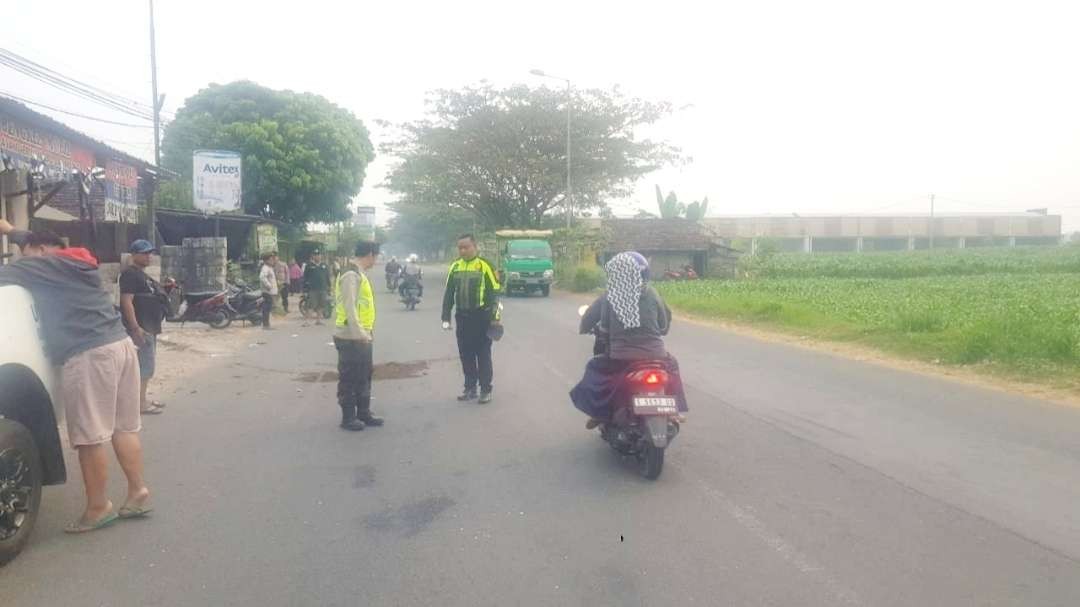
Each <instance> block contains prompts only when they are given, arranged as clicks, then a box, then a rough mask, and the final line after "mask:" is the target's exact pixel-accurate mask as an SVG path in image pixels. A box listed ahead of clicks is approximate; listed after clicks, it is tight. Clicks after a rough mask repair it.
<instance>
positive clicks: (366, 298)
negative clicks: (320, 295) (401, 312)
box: [334, 242, 383, 431]
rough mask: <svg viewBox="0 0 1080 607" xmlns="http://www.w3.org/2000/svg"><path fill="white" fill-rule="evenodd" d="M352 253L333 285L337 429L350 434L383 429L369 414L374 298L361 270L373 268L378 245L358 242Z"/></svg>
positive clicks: (366, 278) (379, 421) (381, 421)
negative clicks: (364, 430)
mask: <svg viewBox="0 0 1080 607" xmlns="http://www.w3.org/2000/svg"><path fill="white" fill-rule="evenodd" d="M355 252H356V257H355V258H354V259H353V260H352V262H351V263H350V264H349V266H348V267H347V268H346V269H345V271H344V272H342V273H341V275H340V276H338V277H337V281H336V282H335V283H334V302H335V306H334V307H335V312H336V315H337V319H336V321H335V323H334V324H335V326H336V330H335V331H334V347H336V348H337V351H338V392H337V395H338V404H339V405H340V406H341V427H342V428H344V429H345V430H354V431H355V430H363V429H364V428H365V427H367V426H381V425H383V420H382V419H380V418H378V417H375V416H374V415H372V413H371V375H372V370H373V363H372V343H373V340H374V331H375V295H374V292H373V291H372V289H371V281H369V280H368V277H367V276H365V275H364V270H368V269H370V268H371V267H372V266H373V265H375V258H376V257H377V256H378V254H379V244H378V243H376V242H359V243H357V244H356V251H355Z"/></svg>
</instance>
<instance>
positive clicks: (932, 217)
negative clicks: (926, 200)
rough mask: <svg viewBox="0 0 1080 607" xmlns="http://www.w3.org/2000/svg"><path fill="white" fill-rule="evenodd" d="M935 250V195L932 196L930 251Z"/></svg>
mask: <svg viewBox="0 0 1080 607" xmlns="http://www.w3.org/2000/svg"><path fill="white" fill-rule="evenodd" d="M933 248H934V195H933V194H931V195H930V249H933Z"/></svg>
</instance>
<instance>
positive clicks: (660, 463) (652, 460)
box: [638, 445, 664, 481]
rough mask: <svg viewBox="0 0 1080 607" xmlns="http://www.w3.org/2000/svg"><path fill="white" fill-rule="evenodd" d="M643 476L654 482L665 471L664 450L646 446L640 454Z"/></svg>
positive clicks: (639, 459)
mask: <svg viewBox="0 0 1080 607" xmlns="http://www.w3.org/2000/svg"><path fill="white" fill-rule="evenodd" d="M638 463H639V465H640V470H641V476H644V477H645V478H647V479H649V480H650V481H654V480H656V479H657V478H659V477H660V473H661V472H662V471H663V470H664V448H663V447H654V446H652V445H645V447H644V448H643V449H642V450H641V453H639V454H638Z"/></svg>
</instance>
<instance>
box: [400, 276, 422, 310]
mask: <svg viewBox="0 0 1080 607" xmlns="http://www.w3.org/2000/svg"><path fill="white" fill-rule="evenodd" d="M401 303H403V304H405V309H406V310H409V311H410V312H411V311H413V310H415V309H416V304H418V303H420V285H418V284H417V283H416V282H411V281H410V282H406V283H405V284H404V285H402V286H401Z"/></svg>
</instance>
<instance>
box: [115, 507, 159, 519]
mask: <svg viewBox="0 0 1080 607" xmlns="http://www.w3.org/2000/svg"><path fill="white" fill-rule="evenodd" d="M153 511H154V509H153V508H146V507H145V506H124V507H123V508H121V509H120V510H119V514H117V516H118V517H119V518H122V519H130V518H143V517H145V516H146V515H148V514H150V513H151V512H153Z"/></svg>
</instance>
